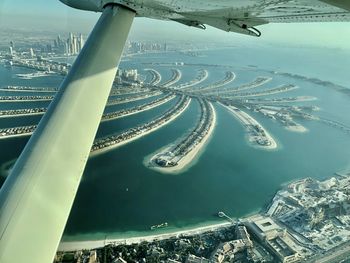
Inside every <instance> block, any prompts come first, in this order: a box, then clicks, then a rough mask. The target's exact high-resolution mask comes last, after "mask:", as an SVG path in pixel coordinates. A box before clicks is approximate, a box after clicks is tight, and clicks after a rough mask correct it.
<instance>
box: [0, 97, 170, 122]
mask: <svg viewBox="0 0 350 263" xmlns="http://www.w3.org/2000/svg"><path fill="white" fill-rule="evenodd" d="M175 97H176V95H173V96H170V97H168V98H166V99H165V100H163V101H159V102H158V103H156V104H154V105H148V106H146V107H144V108H143V109H142V110H139V111H131V112H128V113H126V114H123V115H120V116H116V117H112V118H107V119H105V118H103V115H102V118H101V122H106V121H111V120H116V119H121V118H124V117H127V116H131V115H134V114H138V113H141V112H144V111H147V110H151V109H153V108H155V107H158V106H160V105H163V104H165V103H167V102H169V101H171V100H173V99H174V98H175ZM0 118H1V116H0Z"/></svg>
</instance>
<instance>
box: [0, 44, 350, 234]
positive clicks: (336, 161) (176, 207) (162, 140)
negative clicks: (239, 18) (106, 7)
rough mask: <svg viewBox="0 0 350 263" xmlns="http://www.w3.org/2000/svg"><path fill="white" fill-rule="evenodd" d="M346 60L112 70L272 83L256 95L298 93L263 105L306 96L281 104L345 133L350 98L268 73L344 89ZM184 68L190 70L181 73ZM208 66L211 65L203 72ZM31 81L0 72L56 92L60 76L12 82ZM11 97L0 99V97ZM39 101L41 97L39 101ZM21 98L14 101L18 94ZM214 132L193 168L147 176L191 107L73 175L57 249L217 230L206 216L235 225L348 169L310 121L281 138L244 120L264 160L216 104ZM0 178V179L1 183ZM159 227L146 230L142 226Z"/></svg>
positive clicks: (141, 63) (9, 80)
mask: <svg viewBox="0 0 350 263" xmlns="http://www.w3.org/2000/svg"><path fill="white" fill-rule="evenodd" d="M349 55H350V54H349V52H348V51H344V50H336V49H317V48H313V49H312V48H288V47H273V46H259V47H255V48H249V49H247V48H245V47H231V48H225V49H218V50H207V51H201V52H200V56H198V57H191V56H188V55H186V54H180V53H177V52H169V53H167V54H164V53H158V54H143V55H142V54H140V55H135V56H133V57H131V58H127V59H125V60H124V61H122V63H121V65H120V67H122V68H137V69H138V71H139V73H140V74H143V75H145V76H147V72H146V71H145V70H144V69H145V68H153V69H156V70H157V71H159V72H160V74H161V75H162V82H165V81H166V80H168V79H170V78H171V74H172V71H171V69H172V68H178V69H179V70H180V71H181V72H182V78H181V80H180V81H179V83H178V84H180V83H184V82H188V81H190V80H191V79H193V78H194V77H195V76H196V74H197V73H198V71H199V70H200V69H207V70H208V71H209V77H208V79H207V80H206V81H204V82H202V83H201V85H208V84H210V83H213V82H216V81H219V80H221V79H223V78H224V77H225V74H226V71H234V72H235V74H236V79H235V80H234V82H232V83H230V84H228V85H229V86H232V87H235V86H238V85H240V84H243V83H247V82H251V81H253V80H254V79H255V78H256V77H258V76H269V77H272V78H273V79H272V81H270V82H268V83H266V84H265V85H263V86H260V87H258V88H256V90H257V91H258V90H264V89H270V88H274V87H277V86H279V85H281V84H294V85H297V86H298V87H299V88H298V89H296V90H293V91H290V92H287V93H281V94H276V95H270V96H265V98H269V97H271V98H276V97H288V96H313V97H316V98H317V100H315V101H308V102H296V103H294V104H293V103H289V104H290V105H313V106H318V107H319V108H320V110H319V111H318V112H315V113H313V114H315V115H317V116H321V117H324V118H327V119H332V120H334V121H337V122H341V123H342V124H343V125H345V126H348V127H350V115H349V114H348V113H349V112H350V96H349V95H346V94H345V93H341V92H339V91H337V90H335V89H333V88H331V87H326V86H322V85H317V84H314V83H312V82H310V81H307V80H301V79H298V78H293V77H286V76H282V75H276V74H273V73H272V72H270V71H279V72H287V73H293V74H298V75H302V76H306V77H309V78H318V79H320V80H324V81H329V82H332V83H334V84H337V85H342V86H344V87H345V88H350V79H349V76H348V69H349V68H350V56H349ZM174 62H184V63H185V65H184V66H175V65H174V66H161V65H152V64H151V63H174ZM189 64H190V65H189ZM212 65H216V66H212ZM30 72H33V71H32V70H29V69H23V68H16V67H14V68H12V69H8V68H4V67H3V66H0V86H6V85H24V86H40V87H42V86H45V87H58V86H59V83H60V82H61V81H62V77H61V76H50V77H42V78H34V79H31V80H21V79H19V78H18V77H17V76H16V74H18V73H30ZM8 94H11V95H14V94H17V95H21V94H22V93H19V92H11V93H9V92H4V91H0V95H2V96H3V95H8ZM41 94H43V95H44V93H41ZM22 95H23V94H22ZM156 98H157V97H154V98H149V99H145V100H140V101H137V102H132V103H129V104H126V105H116V106H112V107H108V108H106V112H110V111H114V110H118V109H120V108H122V107H133V106H135V105H139V104H142V103H145V102H147V101H151V100H153V99H156ZM48 103H49V102H35V103H33V102H20V103H0V110H1V109H13V108H31V107H45V106H47V105H48ZM174 103H175V101H174V100H172V101H169V102H167V103H165V104H163V105H161V106H159V107H156V108H153V109H151V110H148V111H144V112H142V113H139V114H136V115H132V116H128V117H126V118H122V119H117V120H113V121H109V122H104V123H102V124H101V125H100V128H99V131H98V133H97V137H102V136H106V135H108V134H112V133H116V132H121V131H123V130H125V129H128V128H131V127H134V126H136V125H138V124H141V123H145V122H147V121H149V120H151V119H153V118H155V117H157V116H158V115H159V114H161V113H162V112H164V111H166V110H167V109H169V108H170V107H172V106H173V105H174ZM214 107H215V110H216V113H217V124H216V127H215V130H214V134H213V136H212V137H211V139H210V141H209V143H208V144H207V146H206V148H205V150H203V151H202V153H201V155H200V157H199V159H198V161H197V162H196V164H195V165H193V166H192V167H191V168H189V169H188V170H186V171H184V172H183V173H180V174H174V175H172V174H162V173H159V172H156V171H154V170H150V169H148V168H147V167H146V166H145V165H144V159H145V157H146V156H149V155H150V154H151V153H154V152H155V151H157V150H158V149H160V148H162V147H164V146H166V145H168V144H169V143H172V142H174V141H175V140H177V139H179V138H180V137H182V136H183V135H184V134H186V133H188V131H189V130H191V129H192V128H193V127H194V126H195V123H196V121H197V120H198V118H199V105H198V103H195V102H193V103H191V104H190V106H189V107H188V108H187V110H186V111H185V112H184V113H183V114H182V115H181V116H180V117H178V118H177V119H176V120H175V121H173V122H171V123H170V124H168V125H166V126H164V127H162V128H161V129H158V130H157V131H155V132H153V133H151V134H149V135H147V136H144V137H142V138H141V139H138V140H136V141H134V142H132V143H129V144H127V145H124V146H122V147H119V148H116V149H114V150H112V151H109V152H107V153H105V154H102V155H99V156H97V157H94V158H90V160H89V161H88V164H87V166H86V169H85V173H84V175H83V179H82V181H81V184H80V187H79V190H78V193H77V196H76V199H75V202H74V205H73V208H72V211H71V214H70V217H69V220H68V223H67V226H66V230H65V234H64V240H82V239H89V240H91V239H98V238H105V237H110V238H112V237H126V236H138V235H140V236H141V235H147V234H155V233H162V232H167V231H174V230H178V229H183V228H191V227H195V226H198V225H207V224H211V223H217V222H221V221H220V219H219V218H218V217H217V216H216V214H217V212H218V211H224V212H225V213H226V214H228V215H230V216H232V217H243V216H246V215H249V214H251V213H254V212H257V211H260V210H261V209H263V208H264V207H265V206H266V205H267V204H268V202H269V201H270V200H271V198H272V197H273V195H274V194H275V192H276V191H277V190H278V189H280V188H281V186H282V185H284V184H286V183H288V182H290V181H293V180H296V179H299V178H305V177H312V178H316V179H323V178H327V177H330V176H332V175H333V174H334V172H337V171H340V170H347V169H349V168H350V160H349V156H350V134H346V133H344V132H343V131H341V130H340V129H337V128H334V127H331V126H328V125H326V124H324V123H321V122H318V121H309V120H302V119H300V120H299V119H298V120H297V122H298V123H300V124H302V125H303V126H305V127H306V128H307V130H308V131H307V132H305V133H295V132H291V131H288V130H287V129H285V128H284V127H283V126H282V125H281V124H280V123H279V122H277V121H274V120H272V119H269V118H267V117H265V116H262V115H260V114H258V113H256V112H250V111H247V112H248V113H249V114H250V115H251V116H253V117H254V118H256V120H257V121H259V122H260V123H261V124H262V125H263V126H264V127H265V128H266V129H267V130H268V132H269V133H270V134H271V135H272V136H273V137H274V138H275V139H276V141H277V143H278V148H277V149H276V150H273V151H266V150H261V149H257V148H254V147H251V146H250V145H249V144H248V143H247V140H246V134H245V130H244V127H243V126H242V125H241V123H240V122H238V121H237V120H236V119H235V118H234V117H233V116H232V114H230V113H229V112H228V111H227V110H226V109H225V108H223V107H222V106H220V105H219V104H214ZM39 120H40V116H32V117H20V118H6V119H0V128H5V127H15V126H22V125H30V124H35V123H37V122H38V121H39ZM27 140H28V137H19V138H12V139H5V140H0V149H1V151H0V162H1V163H6V162H8V161H10V160H13V159H15V158H17V157H18V155H19V154H20V152H21V150H22V149H23V147H24V145H25V143H26V142H27ZM4 180H5V177H0V183H1V181H4ZM163 222H168V224H169V227H168V228H163V229H159V230H154V231H150V226H152V225H155V224H160V223H163Z"/></svg>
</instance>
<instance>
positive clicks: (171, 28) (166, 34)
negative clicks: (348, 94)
mask: <svg viewBox="0 0 350 263" xmlns="http://www.w3.org/2000/svg"><path fill="white" fill-rule="evenodd" d="M98 17H99V14H98V13H94V12H87V11H82V10H76V9H73V8H70V7H68V6H66V5H64V4H62V3H61V2H60V1H58V0H56V1H49V2H48V1H44V0H36V1H35V2H30V3H29V2H28V1H24V0H19V1H16V2H13V1H9V0H4V1H3V2H2V3H1V4H0V27H1V28H3V29H11V30H13V29H16V30H23V31H32V32H34V31H52V32H56V31H57V33H64V32H70V31H72V32H82V33H83V34H85V35H87V34H89V32H90V31H91V29H92V28H93V25H94V24H95V23H96V21H97V19H98ZM258 28H259V30H261V31H262V36H261V37H260V38H255V37H250V36H245V35H240V34H236V33H232V32H231V33H227V32H224V31H221V30H218V29H216V28H212V27H209V26H208V27H207V30H200V29H197V28H190V27H187V26H185V25H182V24H179V23H176V22H172V21H159V20H154V19H148V18H136V19H135V21H134V24H133V26H132V30H131V33H130V36H129V39H130V40H136V41H188V42H196V41H199V42H204V43H205V42H208V41H210V43H225V44H230V43H232V44H233V45H234V44H235V43H241V42H244V43H248V44H253V45H255V44H257V45H259V44H281V45H288V46H311V47H312V46H314V47H316V46H317V47H328V48H341V49H350V47H349V45H348V43H349V42H350V27H349V23H346V22H344V23H338V22H332V23H306V24H305V23H304V24H302V25H301V24H296V23H293V24H268V25H263V26H259V27H258ZM159 36H161V38H160V37H159Z"/></svg>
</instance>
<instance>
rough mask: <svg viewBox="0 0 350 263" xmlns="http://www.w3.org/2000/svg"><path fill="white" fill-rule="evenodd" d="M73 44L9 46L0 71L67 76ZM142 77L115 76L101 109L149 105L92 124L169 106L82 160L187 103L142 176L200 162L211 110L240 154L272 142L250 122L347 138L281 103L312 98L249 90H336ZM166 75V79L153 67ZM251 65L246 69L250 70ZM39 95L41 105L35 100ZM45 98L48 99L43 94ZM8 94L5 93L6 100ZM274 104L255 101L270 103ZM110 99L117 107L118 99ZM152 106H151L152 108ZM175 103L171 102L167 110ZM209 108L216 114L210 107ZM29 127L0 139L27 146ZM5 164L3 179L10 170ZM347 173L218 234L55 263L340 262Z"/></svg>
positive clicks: (349, 211)
mask: <svg viewBox="0 0 350 263" xmlns="http://www.w3.org/2000/svg"><path fill="white" fill-rule="evenodd" d="M84 42H85V41H84V37H83V35H82V34H73V33H70V34H69V35H68V37H67V38H65V37H61V36H57V37H56V38H55V39H53V40H52V43H46V44H40V45H33V46H31V45H30V46H17V45H16V43H15V41H13V40H11V41H9V43H8V47H7V48H6V50H2V51H1V53H0V59H1V62H2V63H3V65H4V66H5V67H8V68H11V67H22V68H26V69H34V70H36V71H37V72H34V73H23V74H22V73H18V74H16V77H17V78H19V79H33V78H40V77H43V76H50V74H53V75H63V76H65V75H67V73H68V72H69V69H70V68H71V64H69V63H67V62H59V61H58V60H57V58H62V57H69V56H75V55H77V54H78V53H79V52H80V51H81V49H82V48H83V46H84ZM173 50H174V49H173V48H172V47H171V48H170V47H169V44H167V43H143V42H128V44H127V46H126V51H125V54H124V55H126V56H128V55H130V56H132V55H134V54H143V53H152V52H169V51H173ZM181 52H182V54H186V55H188V56H197V55H198V53H197V52H194V51H181ZM144 66H145V68H144V69H143V71H144V72H143V73H142V72H140V71H138V70H137V69H132V68H131V69H118V71H117V74H116V76H115V79H114V83H113V87H112V90H111V93H110V97H109V99H108V102H107V107H109V106H112V105H118V104H123V103H128V102H135V101H138V100H142V99H149V101H147V102H145V103H143V104H139V105H136V106H133V107H130V108H127V109H118V110H115V111H109V112H106V113H104V114H103V116H102V119H101V122H107V121H111V120H115V119H118V118H123V117H126V116H129V115H132V114H136V113H140V112H143V111H147V110H149V109H152V108H155V107H157V106H160V105H162V104H164V103H167V102H169V101H172V100H174V101H175V102H176V103H173V106H172V107H170V108H169V109H167V110H166V111H164V112H162V113H161V114H159V115H158V116H157V117H155V118H153V119H151V120H149V121H148V122H145V123H142V124H140V125H138V126H134V127H132V128H130V129H127V130H125V131H123V132H122V133H116V134H109V135H108V136H104V137H100V138H97V139H96V140H95V142H94V144H93V146H92V149H91V156H93V155H97V154H103V153H104V152H106V151H109V150H111V149H113V148H115V147H119V146H120V145H123V144H126V143H129V142H131V141H132V140H135V139H137V138H140V137H142V136H145V135H147V134H148V133H151V132H153V131H155V130H157V129H159V128H160V127H162V126H164V125H166V124H167V123H170V122H171V121H173V120H174V119H176V118H177V117H178V116H180V115H181V114H182V113H183V112H184V111H185V110H186V108H187V107H188V106H189V104H190V103H192V101H196V102H197V103H198V105H199V117H198V120H197V122H196V123H194V126H193V127H192V129H190V131H189V132H187V133H186V134H185V135H182V136H180V137H179V138H178V139H176V140H175V141H173V142H172V143H171V145H166V146H165V147H162V148H160V149H159V150H157V151H156V152H155V153H153V154H151V155H150V157H149V158H148V159H147V160H146V162H145V166H146V167H147V168H149V169H154V170H157V171H160V172H163V173H176V172H179V171H181V169H183V168H184V167H186V166H189V165H190V163H191V161H192V160H193V159H194V158H195V156H198V155H199V154H200V149H201V148H203V146H204V144H205V143H206V142H207V141H208V140H209V138H210V136H211V134H212V132H213V129H214V127H215V125H216V107H222V109H224V110H226V111H227V112H229V113H230V114H231V115H232V117H234V118H236V120H238V122H239V123H240V124H241V125H242V126H243V127H244V130H245V134H246V139H247V144H248V145H250V146H253V147H255V148H258V149H260V150H266V151H270V150H274V149H276V148H277V147H278V143H279V142H278V141H277V140H275V138H274V137H273V136H272V135H271V134H270V133H269V132H268V130H267V128H265V127H264V126H263V125H261V124H260V123H259V122H258V121H257V119H256V117H255V116H256V115H257V114H260V115H261V116H264V117H266V118H270V119H272V120H273V121H275V122H276V123H279V124H280V125H282V126H283V127H284V128H286V129H287V130H288V131H291V132H297V133H303V132H306V131H307V129H306V127H304V126H303V121H307V120H308V121H311V120H312V121H317V122H321V123H323V124H326V125H328V126H331V127H334V128H337V129H339V130H341V131H343V132H345V133H347V134H350V128H349V127H348V126H346V125H345V124H343V123H341V122H337V121H335V120H332V119H327V118H324V117H323V118H322V117H319V116H317V115H316V114H314V112H317V111H319V108H318V107H317V106H313V105H304V104H301V105H290V104H288V103H290V102H294V103H296V102H302V103H304V102H309V101H314V100H316V99H317V98H316V97H313V96H296V95H295V94H294V95H290V96H286V97H282V96H280V95H281V94H284V93H285V92H289V91H294V90H295V89H297V88H298V87H297V86H296V85H294V84H290V83H284V84H282V85H278V86H276V87H272V88H271V87H270V88H267V89H257V88H259V87H261V86H263V85H265V84H266V83H270V82H272V80H273V77H272V76H274V77H275V76H276V78H277V77H279V76H287V77H289V80H290V81H292V79H298V80H304V81H308V82H311V83H314V84H319V85H323V86H327V87H331V88H333V89H337V90H339V91H340V92H343V93H346V92H348V90H346V89H345V90H344V89H343V87H341V86H337V85H336V84H333V83H331V82H324V81H322V80H319V79H316V78H310V79H309V78H306V77H304V76H301V75H296V74H291V73H285V72H277V71H266V72H267V73H269V75H268V76H257V77H255V78H254V79H252V80H250V81H249V82H245V83H240V84H239V85H235V86H234V87H228V86H227V84H229V83H231V82H233V81H234V80H235V78H236V76H237V75H236V73H235V72H234V69H233V68H231V67H229V66H223V65H216V64H194V63H193V64H190V63H185V62H183V61H178V62H167V63H158V62H157V63H148V64H146V63H145V64H144ZM157 66H161V67H171V74H170V75H169V76H170V77H168V79H166V80H165V81H164V79H163V80H162V78H163V76H162V75H161V74H160V72H158V71H157V70H156V69H154V68H153V67H157ZM188 66H195V67H197V71H196V73H195V74H196V75H194V76H193V78H192V79H187V80H186V81H185V82H182V83H178V82H179V81H180V80H181V78H182V70H183V69H184V67H188ZM255 67H256V66H254V65H251V66H249V69H255ZM211 68H215V69H219V70H221V71H222V72H223V73H224V76H223V78H222V79H220V80H218V81H216V82H207V79H208V76H209V74H210V72H209V69H211ZM0 89H1V91H3V92H21V93H23V94H26V92H29V93H30V94H31V95H23V96H22V95H19V94H18V93H16V95H12V94H11V93H9V95H6V96H5V95H3V96H0V103H2V102H5V103H7V102H16V103H19V102H39V101H51V100H52V99H53V98H54V94H55V93H56V92H57V91H58V88H57V87H32V86H28V87H26V86H11V85H8V86H3V87H0ZM41 92H45V95H41V94H40V93H41ZM46 93H50V94H52V95H49V94H46ZM5 94H7V93H5ZM275 94H278V96H277V97H267V98H266V97H264V96H266V95H275ZM118 96H119V97H118ZM153 97H155V98H154V99H153V100H152V98H153ZM175 99H176V100H175ZM214 104H215V107H214V106H213V105H214ZM45 112H46V108H45V107H37V108H26V109H4V110H1V111H0V118H2V117H4V118H12V117H19V116H20V117H23V116H31V115H43V114H44V113H45ZM36 127H37V125H36V124H33V125H27V126H25V125H22V126H21V125H18V126H17V127H9V128H2V129H0V139H4V140H5V139H8V138H13V137H19V136H30V135H31V134H32V133H33V132H34V131H35V129H36ZM12 164H13V163H9V165H8V167H7V170H8V171H9V170H10V169H11V165H12ZM349 196H350V173H349V172H342V173H337V174H336V175H335V176H334V177H332V178H330V179H327V180H324V181H318V180H315V179H311V178H307V179H301V180H297V181H294V182H291V183H289V184H288V185H287V186H285V187H283V188H282V189H281V190H279V191H278V192H277V193H276V194H275V195H274V197H273V199H272V200H271V202H270V203H269V205H268V206H267V208H266V209H264V210H263V211H261V212H260V213H256V214H254V215H251V216H249V217H246V218H231V217H230V215H228V214H226V213H225V211H218V213H217V216H218V217H219V218H221V219H222V220H224V221H223V224H221V225H219V226H209V227H204V228H203V229H200V230H189V231H184V232H181V233H174V234H172V233H169V234H166V235H158V236H156V237H153V238H147V237H146V238H144V239H143V238H139V239H126V240H108V239H106V240H104V241H103V244H102V245H101V243H99V245H97V246H95V247H94V248H77V249H74V250H72V249H61V251H59V252H57V255H56V258H55V262H56V263H61V262H62V263H63V262H66V263H67V262H72V263H77V262H79V263H84V262H89V263H105V262H114V263H116V262H120V263H123V262H173V263H180V262H190V263H191V262H193V263H196V262H198V263H200V262H203V263H205V262H208V263H209V262H217V263H222V262H234V263H239V262H283V263H284V262H286V263H293V262H315V263H316V262H317V263H318V262H320V263H323V262H341V261H342V260H344V259H346V258H348V257H349V254H350V252H349V251H350V239H349V237H350V198H349ZM166 227H168V222H163V223H161V222H159V224H156V225H153V226H151V227H150V229H151V230H157V229H161V228H166Z"/></svg>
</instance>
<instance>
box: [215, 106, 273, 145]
mask: <svg viewBox="0 0 350 263" xmlns="http://www.w3.org/2000/svg"><path fill="white" fill-rule="evenodd" d="M219 104H220V105H221V106H223V107H225V108H226V109H227V110H229V111H230V112H231V113H232V114H233V116H235V117H236V119H238V120H239V121H240V122H241V123H242V124H244V125H249V124H250V122H251V123H252V124H254V125H258V126H260V127H262V129H263V130H264V132H265V136H266V139H267V140H268V141H269V142H270V145H260V144H258V143H256V142H255V139H254V138H252V137H251V136H249V137H248V141H249V142H250V143H251V144H253V146H254V147H257V148H259V149H265V150H274V149H276V148H277V143H276V141H275V140H274V139H273V137H272V136H271V135H270V134H269V133H268V132H267V130H266V129H265V128H263V126H262V125H261V124H260V123H259V122H258V121H257V120H255V119H254V118H253V117H251V116H250V115H249V114H248V113H246V112H244V111H241V110H239V113H238V112H237V111H236V110H235V109H238V108H236V107H234V106H230V107H229V106H226V105H224V104H222V103H219ZM247 120H249V122H247Z"/></svg>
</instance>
